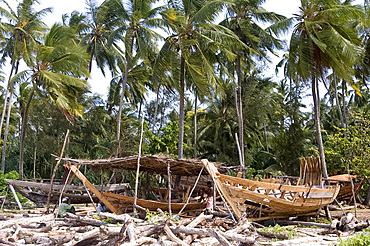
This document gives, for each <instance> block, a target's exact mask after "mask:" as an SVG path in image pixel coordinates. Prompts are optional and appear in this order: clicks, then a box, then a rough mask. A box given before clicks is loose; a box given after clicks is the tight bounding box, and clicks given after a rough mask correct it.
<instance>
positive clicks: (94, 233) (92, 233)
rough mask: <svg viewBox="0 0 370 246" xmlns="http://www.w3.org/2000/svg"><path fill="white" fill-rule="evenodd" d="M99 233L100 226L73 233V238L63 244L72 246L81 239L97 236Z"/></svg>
mask: <svg viewBox="0 0 370 246" xmlns="http://www.w3.org/2000/svg"><path fill="white" fill-rule="evenodd" d="M99 234H100V228H95V229H94V230H92V231H89V232H86V233H80V234H79V235H75V236H74V238H73V240H71V241H70V242H68V243H66V244H65V246H74V245H76V244H78V243H80V242H82V241H85V240H88V239H90V238H93V237H96V236H99Z"/></svg>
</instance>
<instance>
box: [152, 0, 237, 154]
mask: <svg viewBox="0 0 370 246" xmlns="http://www.w3.org/2000/svg"><path fill="white" fill-rule="evenodd" d="M222 8H223V2H222V1H216V0H214V1H204V0H196V1H192V0H182V1H169V2H168V9H167V10H165V11H163V12H162V13H161V14H162V16H163V18H164V19H165V21H166V26H167V28H168V30H169V34H170V36H169V37H167V38H166V40H165V43H164V44H163V46H162V48H161V50H160V52H159V55H158V57H157V61H156V65H155V68H154V73H156V74H154V75H153V76H154V79H158V78H159V77H160V76H159V73H161V74H163V73H164V71H168V73H171V75H172V77H173V78H174V80H175V81H178V82H177V85H176V89H177V90H178V92H179V95H180V107H179V145H178V158H182V157H183V142H184V116H185V115H184V98H185V89H186V86H187V87H188V88H190V86H191V84H192V83H193V84H194V85H195V86H196V87H197V88H198V90H199V91H200V92H201V93H202V94H208V95H209V94H210V91H211V89H212V88H211V87H212V86H213V85H215V84H216V83H217V80H218V77H217V76H216V74H215V72H214V66H213V64H214V63H215V62H216V53H217V52H218V51H221V52H222V53H224V54H225V56H226V57H227V58H228V59H229V60H230V61H231V60H233V59H235V55H234V53H233V52H232V51H231V46H242V43H240V42H239V40H238V38H237V37H236V35H235V34H234V33H233V32H231V31H230V30H229V29H227V28H225V27H223V26H220V25H216V24H213V23H212V21H214V20H215V18H216V16H217V13H219V11H221V10H222ZM185 81H186V83H187V85H185Z"/></svg>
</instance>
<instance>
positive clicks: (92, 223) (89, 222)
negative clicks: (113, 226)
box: [65, 213, 108, 226]
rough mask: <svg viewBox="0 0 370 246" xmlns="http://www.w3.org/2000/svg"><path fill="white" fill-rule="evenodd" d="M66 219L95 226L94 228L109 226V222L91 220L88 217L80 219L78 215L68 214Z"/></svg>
mask: <svg viewBox="0 0 370 246" xmlns="http://www.w3.org/2000/svg"><path fill="white" fill-rule="evenodd" d="M65 217H67V218H70V219H75V220H76V221H78V222H82V223H84V224H87V225H93V226H101V225H107V224H108V223H107V222H104V221H100V220H96V219H91V218H88V217H80V216H78V215H75V214H72V213H66V214H65Z"/></svg>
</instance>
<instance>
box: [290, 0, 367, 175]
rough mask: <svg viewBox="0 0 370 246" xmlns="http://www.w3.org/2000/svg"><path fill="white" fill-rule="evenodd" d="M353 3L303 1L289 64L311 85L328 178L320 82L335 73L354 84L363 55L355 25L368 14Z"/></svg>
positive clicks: (327, 0)
mask: <svg viewBox="0 0 370 246" xmlns="http://www.w3.org/2000/svg"><path fill="white" fill-rule="evenodd" d="M350 2H351V1H345V3H342V2H341V1H339V0H325V1H323V0H301V7H300V12H299V14H297V15H295V17H294V18H295V20H296V21H297V24H296V25H295V27H294V30H293V33H292V36H291V40H290V45H289V46H290V47H289V58H288V59H289V63H290V64H291V65H293V66H294V68H295V71H296V73H297V75H298V76H299V79H300V81H304V82H310V83H311V89H312V96H313V102H314V117H315V127H316V137H317V142H318V149H319V153H320V158H321V162H322V170H323V176H324V178H327V176H328V174H327V169H326V164H325V155H324V147H323V141H322V136H321V125H320V124H321V123H320V108H319V102H320V97H319V86H318V84H319V83H318V82H319V79H321V80H322V81H323V82H325V79H324V78H325V75H326V74H327V73H328V71H329V70H330V69H332V70H333V72H334V73H335V74H336V76H337V77H338V78H342V79H345V80H346V81H347V82H350V83H351V81H353V74H354V65H355V64H356V63H357V62H358V61H359V59H360V58H361V56H362V53H363V48H362V46H361V40H360V38H359V33H358V30H359V29H358V28H356V26H355V25H356V22H358V21H362V20H363V18H364V12H363V9H362V7H361V6H352V5H350Z"/></svg>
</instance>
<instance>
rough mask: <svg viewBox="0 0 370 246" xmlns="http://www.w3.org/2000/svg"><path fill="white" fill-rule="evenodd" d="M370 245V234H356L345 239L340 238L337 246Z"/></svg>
mask: <svg viewBox="0 0 370 246" xmlns="http://www.w3.org/2000/svg"><path fill="white" fill-rule="evenodd" d="M366 245H370V234H357V235H356V236H354V237H351V238H348V239H346V240H344V241H343V240H342V239H340V243H339V244H338V246H366Z"/></svg>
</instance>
